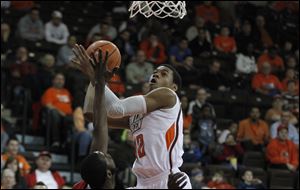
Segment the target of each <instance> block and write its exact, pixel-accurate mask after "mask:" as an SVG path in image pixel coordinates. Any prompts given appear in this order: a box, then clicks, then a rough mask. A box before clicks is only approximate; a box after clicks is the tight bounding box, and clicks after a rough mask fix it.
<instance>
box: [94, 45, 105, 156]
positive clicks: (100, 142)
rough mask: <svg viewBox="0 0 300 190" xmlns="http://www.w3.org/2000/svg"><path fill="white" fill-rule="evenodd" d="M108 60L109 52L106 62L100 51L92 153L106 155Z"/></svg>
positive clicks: (96, 67)
mask: <svg viewBox="0 0 300 190" xmlns="http://www.w3.org/2000/svg"><path fill="white" fill-rule="evenodd" d="M107 59H108V52H106V54H105V57H104V60H103V59H102V52H101V50H99V63H97V64H96V65H95V66H94V68H95V77H94V78H95V94H94V95H95V99H94V108H93V109H94V118H93V121H94V122H93V123H94V131H93V142H92V145H91V152H94V151H101V152H103V153H105V154H106V152H107V146H108V129H107V115H106V109H105V102H104V101H105V97H104V91H105V90H104V87H105V77H104V76H105V74H104V73H105V72H106V64H107Z"/></svg>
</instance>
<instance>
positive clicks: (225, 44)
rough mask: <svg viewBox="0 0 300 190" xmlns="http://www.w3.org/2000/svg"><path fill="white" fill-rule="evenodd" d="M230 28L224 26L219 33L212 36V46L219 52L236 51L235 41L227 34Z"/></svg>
mask: <svg viewBox="0 0 300 190" xmlns="http://www.w3.org/2000/svg"><path fill="white" fill-rule="evenodd" d="M229 34H230V30H229V28H228V27H226V26H224V27H222V29H221V32H220V35H218V36H216V37H215V38H214V46H215V47H216V49H217V50H218V51H220V52H224V53H234V52H236V42H235V39H234V38H233V37H230V36H229Z"/></svg>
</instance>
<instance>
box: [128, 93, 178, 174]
mask: <svg viewBox="0 0 300 190" xmlns="http://www.w3.org/2000/svg"><path fill="white" fill-rule="evenodd" d="M172 92H174V91H172ZM174 94H175V95H176V93H175V92H174ZM161 101H164V100H161ZM129 123H130V130H131V132H132V135H133V137H134V140H135V146H136V160H135V162H134V164H133V172H134V173H135V174H136V175H137V177H138V178H142V179H143V178H144V179H145V178H150V177H153V176H156V175H158V174H160V173H162V172H166V171H170V169H176V168H177V169H178V168H179V167H180V166H181V165H182V162H183V160H182V155H183V118H182V111H181V105H180V101H179V98H178V97H177V95H176V104H175V105H174V106H173V107H172V108H169V109H159V110H156V111H153V112H151V113H148V114H138V115H134V116H132V117H130V119H129Z"/></svg>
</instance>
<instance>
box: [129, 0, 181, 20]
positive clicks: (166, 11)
mask: <svg viewBox="0 0 300 190" xmlns="http://www.w3.org/2000/svg"><path fill="white" fill-rule="evenodd" d="M129 11H130V18H132V17H134V16H135V15H136V14H138V13H140V14H143V15H144V16H145V17H147V18H149V17H150V16H156V17H158V18H166V17H173V18H180V19H182V18H183V17H184V16H185V15H186V8H185V1H133V2H132V4H131V6H130V8H129Z"/></svg>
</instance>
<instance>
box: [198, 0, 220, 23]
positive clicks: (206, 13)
mask: <svg viewBox="0 0 300 190" xmlns="http://www.w3.org/2000/svg"><path fill="white" fill-rule="evenodd" d="M211 3H212V2H209V1H206V2H205V3H204V4H203V5H199V6H197V7H196V15H197V16H199V17H202V18H203V19H204V20H205V22H212V23H214V24H217V23H219V21H220V18H219V14H220V12H219V10H218V8H217V7H215V6H213V5H211Z"/></svg>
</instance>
